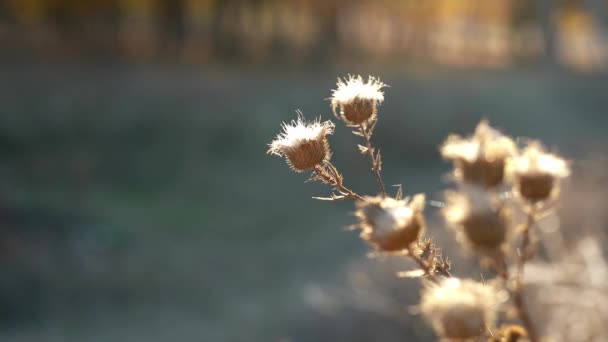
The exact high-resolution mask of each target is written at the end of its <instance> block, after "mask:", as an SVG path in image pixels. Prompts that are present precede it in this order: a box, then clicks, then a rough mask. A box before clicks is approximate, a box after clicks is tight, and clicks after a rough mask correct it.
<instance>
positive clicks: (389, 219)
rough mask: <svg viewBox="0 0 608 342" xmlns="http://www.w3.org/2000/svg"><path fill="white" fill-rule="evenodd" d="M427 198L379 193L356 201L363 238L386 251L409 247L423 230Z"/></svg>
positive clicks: (422, 195) (421, 195) (420, 195)
mask: <svg viewBox="0 0 608 342" xmlns="http://www.w3.org/2000/svg"><path fill="white" fill-rule="evenodd" d="M424 201H425V196H424V194H418V195H415V196H414V197H413V198H412V200H411V201H410V200H408V199H403V200H396V199H393V198H390V197H380V196H379V197H367V198H366V199H365V201H360V202H357V211H356V212H355V215H356V216H357V217H358V218H359V221H360V226H361V229H362V232H361V238H363V239H364V240H366V241H369V242H370V243H371V244H372V245H373V246H375V247H377V248H378V249H381V250H383V251H387V252H390V251H397V250H402V249H406V248H408V247H409V246H410V245H411V244H412V243H414V242H416V241H418V239H419V238H420V236H421V235H422V233H423V231H424V227H425V223H424V216H423V214H422V212H423V210H424Z"/></svg>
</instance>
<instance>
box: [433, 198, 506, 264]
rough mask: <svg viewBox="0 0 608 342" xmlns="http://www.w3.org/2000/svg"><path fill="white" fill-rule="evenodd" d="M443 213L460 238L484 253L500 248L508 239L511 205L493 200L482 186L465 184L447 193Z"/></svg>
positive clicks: (464, 242) (466, 244) (467, 244)
mask: <svg viewBox="0 0 608 342" xmlns="http://www.w3.org/2000/svg"><path fill="white" fill-rule="evenodd" d="M446 202H447V205H446V207H445V208H444V209H443V214H444V216H445V218H446V221H447V222H448V224H449V226H450V227H451V228H452V229H454V230H455V231H456V235H457V237H458V240H459V241H461V242H462V243H463V244H464V245H465V246H468V247H471V248H473V249H475V250H477V251H480V252H488V253H492V252H495V251H498V249H499V248H500V247H501V245H502V244H503V243H504V242H506V240H507V234H508V228H509V212H508V210H507V208H505V207H502V206H499V205H497V204H495V203H493V201H492V199H491V198H490V196H489V195H488V194H487V193H486V192H484V190H483V188H480V187H465V188H463V190H462V191H460V192H453V191H448V192H447V193H446Z"/></svg>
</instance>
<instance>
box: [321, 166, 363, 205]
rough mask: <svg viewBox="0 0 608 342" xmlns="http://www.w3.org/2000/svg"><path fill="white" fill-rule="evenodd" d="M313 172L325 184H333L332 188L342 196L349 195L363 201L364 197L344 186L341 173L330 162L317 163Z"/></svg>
mask: <svg viewBox="0 0 608 342" xmlns="http://www.w3.org/2000/svg"><path fill="white" fill-rule="evenodd" d="M325 167H327V168H328V169H329V170H330V171H331V173H330V172H328V171H327V169H326V168H325ZM314 172H315V174H316V175H317V177H319V180H321V181H322V182H323V183H325V184H329V185H331V186H333V187H334V189H335V190H337V191H339V192H340V193H341V194H342V195H343V196H346V197H350V198H353V199H356V200H359V201H364V198H363V197H362V196H361V195H359V194H357V193H356V192H354V191H352V190H351V189H349V188H347V187H346V186H344V183H343V177H342V175H341V174H340V173H339V172H338V169H336V167H335V166H334V165H333V164H332V163H330V162H326V163H325V165H324V166H323V167H322V166H319V165H317V166H315V169H314Z"/></svg>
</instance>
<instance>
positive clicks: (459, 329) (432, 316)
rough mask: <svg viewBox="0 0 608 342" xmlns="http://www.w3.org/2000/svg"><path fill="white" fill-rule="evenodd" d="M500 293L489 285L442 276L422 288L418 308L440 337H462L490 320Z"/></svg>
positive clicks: (473, 333)
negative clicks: (434, 282) (436, 282)
mask: <svg viewBox="0 0 608 342" xmlns="http://www.w3.org/2000/svg"><path fill="white" fill-rule="evenodd" d="M503 296H504V295H503V294H502V293H499V291H497V290H496V289H495V288H494V287H493V286H492V285H484V284H482V283H478V282H475V281H473V280H467V279H465V280H461V279H458V278H446V279H443V280H442V281H441V282H440V283H439V284H429V286H428V287H426V288H425V289H423V291H422V298H421V303H420V309H421V311H422V313H423V314H424V316H425V317H426V319H427V320H429V321H430V322H431V323H432V325H433V328H434V329H435V330H436V332H437V333H438V334H439V335H440V336H441V337H443V338H446V339H450V340H454V341H456V340H457V341H464V340H467V339H471V338H475V337H478V336H481V335H483V334H484V333H485V332H486V331H487V329H488V327H490V326H492V325H493V324H494V321H495V318H496V311H497V308H498V305H499V304H500V301H501V297H503Z"/></svg>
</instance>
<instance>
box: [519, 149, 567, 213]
mask: <svg viewBox="0 0 608 342" xmlns="http://www.w3.org/2000/svg"><path fill="white" fill-rule="evenodd" d="M509 173H512V176H513V179H514V181H515V185H516V190H517V193H518V194H519V195H520V196H521V197H523V198H525V199H526V200H529V201H531V202H538V201H542V200H545V199H547V198H550V197H552V196H555V195H556V194H557V193H558V192H559V180H560V179H561V178H565V177H567V176H568V175H569V174H570V169H569V167H568V163H567V162H566V161H565V160H564V159H562V158H560V157H558V156H556V155H554V154H551V153H547V152H545V150H544V148H543V146H542V145H541V144H540V143H538V142H531V143H530V144H528V146H527V147H526V148H525V149H524V150H523V152H522V154H521V155H520V156H518V157H516V158H513V160H512V161H511V162H510V163H509Z"/></svg>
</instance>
